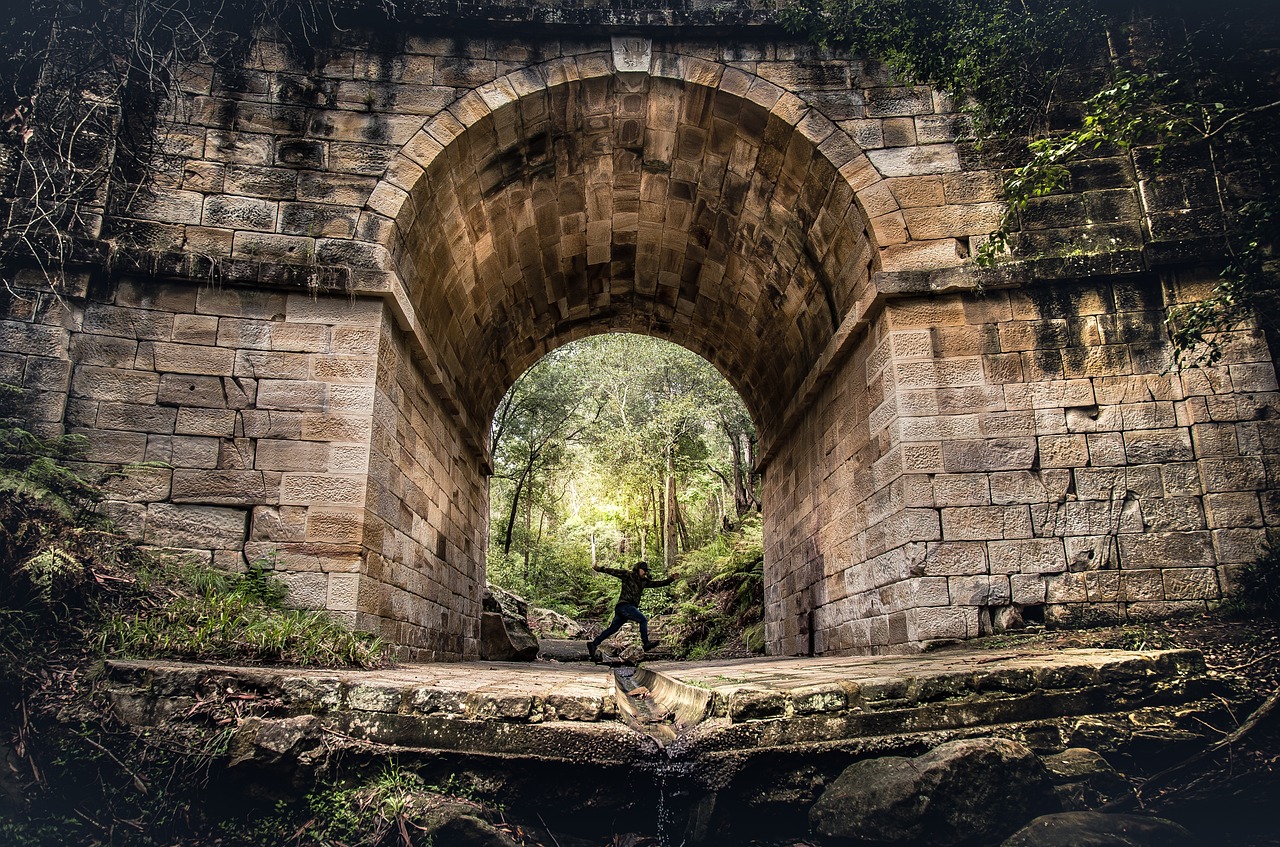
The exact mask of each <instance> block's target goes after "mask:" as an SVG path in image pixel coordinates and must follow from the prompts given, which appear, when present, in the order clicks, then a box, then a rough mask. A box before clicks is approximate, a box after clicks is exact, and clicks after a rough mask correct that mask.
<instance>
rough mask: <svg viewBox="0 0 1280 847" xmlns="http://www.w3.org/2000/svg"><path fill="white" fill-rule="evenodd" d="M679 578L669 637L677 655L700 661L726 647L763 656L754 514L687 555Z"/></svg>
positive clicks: (759, 542) (760, 554)
mask: <svg viewBox="0 0 1280 847" xmlns="http://www.w3.org/2000/svg"><path fill="white" fill-rule="evenodd" d="M681 576H682V581H681V583H679V584H678V588H677V592H676V604H675V611H674V614H673V615H672V617H671V621H670V624H669V626H670V629H669V633H670V634H669V637H670V638H671V639H672V640H673V641H674V642H675V643H676V645H677V650H678V651H679V652H680V653H681V655H682V656H684V657H685V658H689V659H700V658H704V657H706V656H709V655H714V654H716V653H717V652H719V651H722V650H723V649H724V648H726V647H727V646H730V645H733V646H735V647H737V648H738V649H739V650H745V651H747V652H750V653H762V652H764V623H763V621H762V614H763V610H764V542H763V538H762V534H761V522H760V518H759V516H758V515H753V516H751V517H749V518H747V519H746V520H744V521H743V524H742V526H741V528H740V529H738V530H736V531H734V532H729V533H723V534H721V535H719V536H718V537H717V538H716V539H715V540H714V541H712V542H711V543H709V544H707V545H705V546H703V547H700V548H698V549H697V550H694V551H691V552H690V553H689V554H688V555H687V556H686V557H685V558H684V560H683V562H682V563H681ZM735 642H736V644H735Z"/></svg>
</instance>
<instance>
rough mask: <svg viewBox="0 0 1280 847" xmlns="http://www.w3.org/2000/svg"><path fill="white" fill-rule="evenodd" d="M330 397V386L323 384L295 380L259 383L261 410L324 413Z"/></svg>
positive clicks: (259, 406)
mask: <svg viewBox="0 0 1280 847" xmlns="http://www.w3.org/2000/svg"><path fill="white" fill-rule="evenodd" d="M328 395H329V386H327V385H326V384H325V383H323V382H311V381H305V380H294V379H263V380H259V382H258V408H259V409H282V410H283V409H287V410H291V411H299V412H323V411H325V407H326V405H327V399H328Z"/></svg>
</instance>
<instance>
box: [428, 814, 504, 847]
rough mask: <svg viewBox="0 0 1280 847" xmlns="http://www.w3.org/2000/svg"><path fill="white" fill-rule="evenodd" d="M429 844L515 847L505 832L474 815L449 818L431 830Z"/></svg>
mask: <svg viewBox="0 0 1280 847" xmlns="http://www.w3.org/2000/svg"><path fill="white" fill-rule="evenodd" d="M431 843H433V844H447V845H449V847H517V845H516V842H515V841H512V840H511V838H509V837H508V836H507V834H506V833H505V832H503V831H502V830H500V829H497V828H495V827H494V826H493V824H491V823H489V822H487V821H484V820H481V819H480V818H478V817H475V816H474V815H459V816H457V817H451V818H449V819H448V820H446V821H445V822H444V823H442V824H441V825H439V826H437V827H436V828H434V829H433V830H431Z"/></svg>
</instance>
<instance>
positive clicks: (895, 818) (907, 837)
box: [809, 738, 1059, 847]
mask: <svg viewBox="0 0 1280 847" xmlns="http://www.w3.org/2000/svg"><path fill="white" fill-rule="evenodd" d="M1058 808H1059V806H1058V801H1057V798H1056V797H1055V796H1054V793H1053V785H1052V783H1051V782H1050V780H1049V775H1048V773H1047V772H1046V770H1045V767H1044V765H1043V764H1042V763H1041V762H1040V760H1039V759H1037V758H1036V756H1035V754H1034V753H1032V752H1031V750H1030V749H1029V748H1027V747H1026V746H1024V745H1022V744H1019V743H1017V742H1015V741H1010V740H1008V739H1004V738H977V739H962V740H959V741H951V742H948V743H946V744H943V745H940V746H938V747H936V748H934V749H933V750H930V751H929V752H928V753H925V754H924V755H923V756H918V757H916V758H914V759H908V758H904V757H901V756H886V757H884V758H880V759H868V760H864V761H861V762H856V763H854V764H853V765H850V766H849V767H848V768H846V769H845V770H844V772H843V773H841V774H840V776H839V777H838V778H837V779H836V781H835V782H834V783H832V784H831V785H830V786H829V787H828V788H827V790H826V791H825V792H823V794H822V796H821V797H820V798H819V799H818V802H817V803H816V804H814V806H813V808H812V809H811V810H810V811H809V823H810V825H811V826H812V828H813V830H814V831H815V832H817V833H819V834H821V835H824V836H829V837H834V838H844V839H849V840H852V841H856V842H857V843H860V844H878V845H891V844H895V845H896V844H901V845H906V844H929V845H932V847H960V845H970V844H979V843H984V842H986V843H989V842H990V841H992V840H994V839H996V838H1000V837H1003V836H1005V835H1007V834H1009V833H1010V832H1011V831H1013V830H1014V829H1016V828H1017V827H1018V826H1019V824H1020V823H1022V822H1023V821H1026V820H1029V819H1031V818H1033V817H1035V816H1037V815H1041V814H1045V813H1046V812H1050V811H1056V810H1057V809H1058Z"/></svg>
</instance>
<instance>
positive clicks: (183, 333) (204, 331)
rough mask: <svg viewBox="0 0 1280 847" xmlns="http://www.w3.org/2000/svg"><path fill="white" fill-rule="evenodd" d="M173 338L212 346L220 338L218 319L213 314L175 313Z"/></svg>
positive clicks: (181, 341)
mask: <svg viewBox="0 0 1280 847" xmlns="http://www.w3.org/2000/svg"><path fill="white" fill-rule="evenodd" d="M172 338H173V340H174V341H175V342H178V343H181V344H200V345H207V346H212V345H214V344H216V343H217V339H218V319H217V318H216V317H214V316H213V315H174V316H173V335H172ZM153 355H154V354H153Z"/></svg>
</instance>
